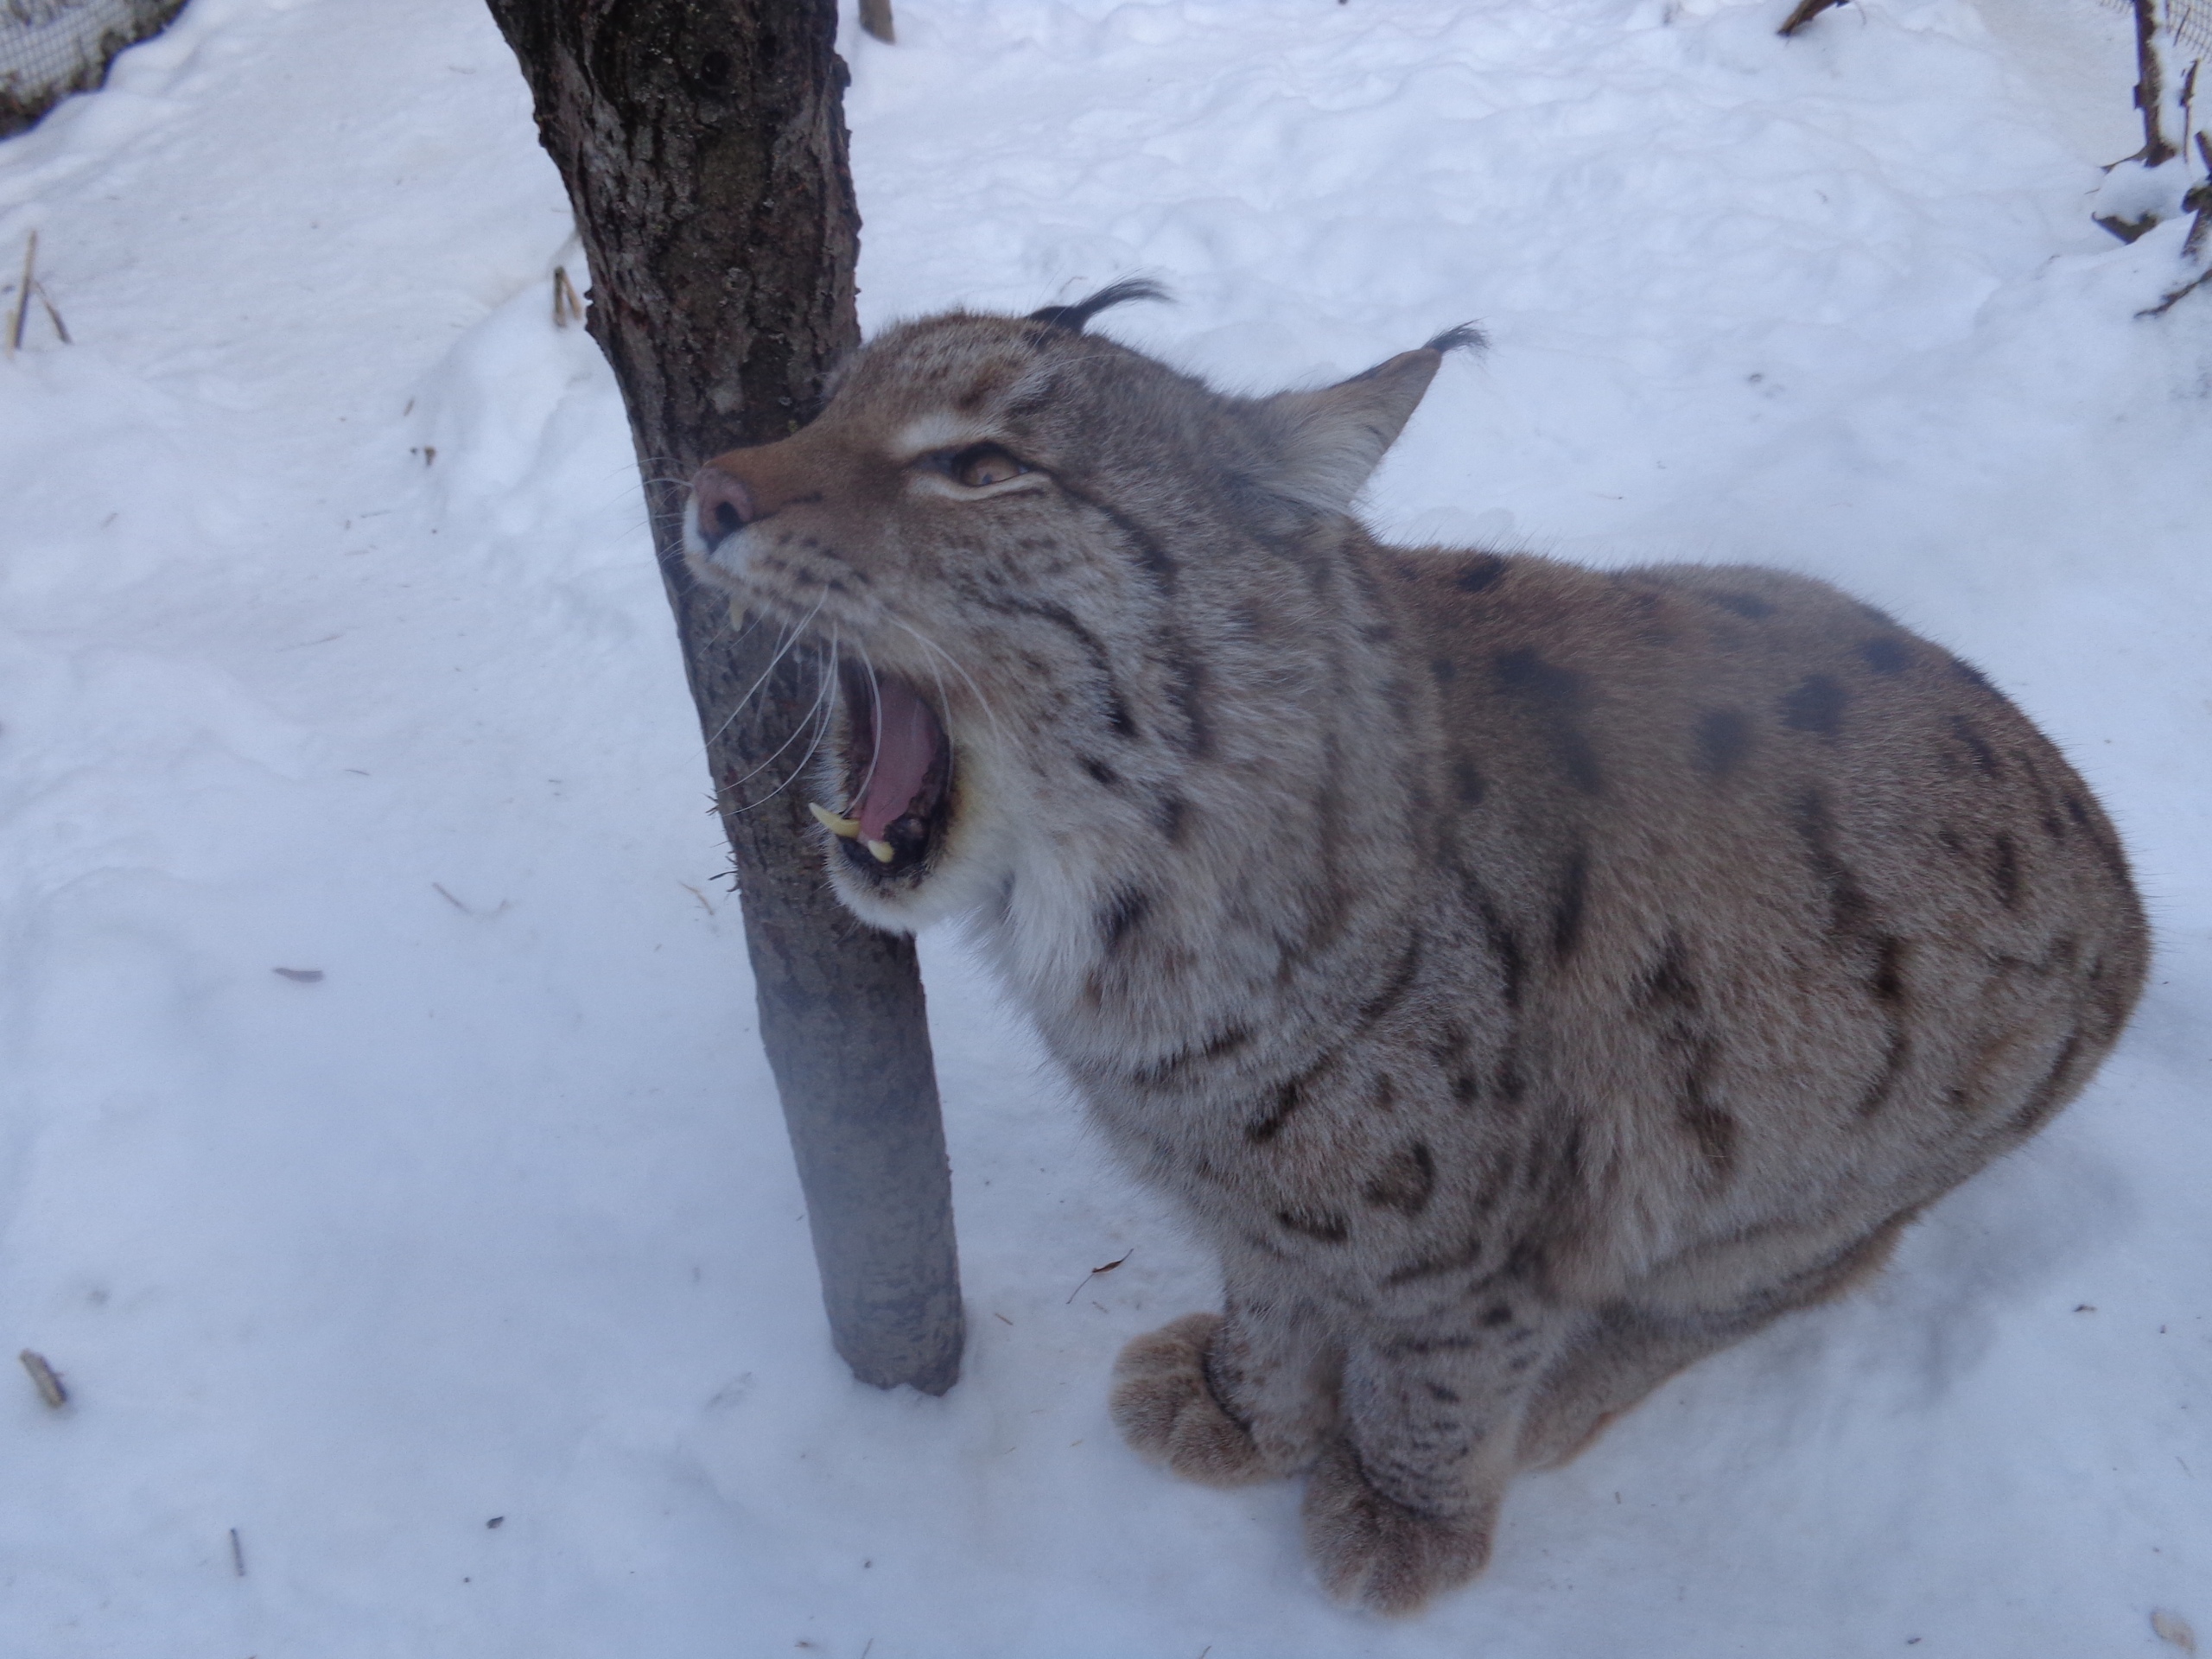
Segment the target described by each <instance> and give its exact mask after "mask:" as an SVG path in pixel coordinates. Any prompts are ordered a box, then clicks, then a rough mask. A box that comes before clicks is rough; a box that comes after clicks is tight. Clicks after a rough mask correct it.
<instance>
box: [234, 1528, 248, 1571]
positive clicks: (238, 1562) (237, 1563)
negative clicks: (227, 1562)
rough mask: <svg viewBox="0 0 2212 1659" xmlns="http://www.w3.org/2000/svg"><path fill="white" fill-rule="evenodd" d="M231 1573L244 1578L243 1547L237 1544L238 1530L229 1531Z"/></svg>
mask: <svg viewBox="0 0 2212 1659" xmlns="http://www.w3.org/2000/svg"><path fill="white" fill-rule="evenodd" d="M231 1571H232V1572H233V1573H237V1574H238V1577H240V1578H244V1577H245V1545H243V1544H241V1543H239V1542H238V1529H237V1528H236V1527H232V1529H231Z"/></svg>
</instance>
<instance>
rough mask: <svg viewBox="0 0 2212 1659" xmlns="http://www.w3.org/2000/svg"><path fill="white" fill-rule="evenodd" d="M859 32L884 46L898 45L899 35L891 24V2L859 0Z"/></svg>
mask: <svg viewBox="0 0 2212 1659" xmlns="http://www.w3.org/2000/svg"><path fill="white" fill-rule="evenodd" d="M861 33H863V34H866V35H873V36H874V38H875V39H877V40H879V41H882V42H883V43H884V44H885V45H886V46H896V45H898V44H899V33H898V31H897V30H896V29H893V27H892V24H891V0H861Z"/></svg>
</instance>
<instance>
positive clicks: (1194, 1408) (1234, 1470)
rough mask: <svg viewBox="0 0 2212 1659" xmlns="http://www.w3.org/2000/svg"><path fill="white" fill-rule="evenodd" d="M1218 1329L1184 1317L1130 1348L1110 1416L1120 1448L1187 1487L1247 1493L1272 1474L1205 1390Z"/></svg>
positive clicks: (1118, 1364) (1212, 1319) (1214, 1320)
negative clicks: (1122, 1444)
mask: <svg viewBox="0 0 2212 1659" xmlns="http://www.w3.org/2000/svg"><path fill="white" fill-rule="evenodd" d="M1220 1329H1221V1316H1220V1315H1219V1314H1218V1313H1186V1314H1185V1315H1184V1316H1183V1317H1182V1318H1181V1319H1178V1320H1176V1321H1175V1322H1174V1323H1173V1325H1163V1326H1161V1327H1160V1329H1159V1330H1157V1331H1154V1332H1152V1333H1151V1334H1150V1335H1148V1336H1142V1337H1139V1338H1136V1339H1135V1341H1133V1342H1131V1343H1130V1344H1128V1347H1126V1348H1124V1349H1122V1357H1120V1358H1119V1359H1117V1360H1116V1361H1115V1362H1114V1391H1113V1394H1112V1395H1111V1396H1110V1397H1109V1401H1108V1404H1107V1410H1108V1412H1109V1414H1110V1415H1111V1416H1112V1417H1113V1419H1114V1427H1116V1428H1118V1429H1120V1430H1121V1431H1122V1439H1123V1440H1127V1441H1128V1443H1129V1444H1130V1445H1131V1446H1134V1447H1135V1448H1136V1450H1137V1451H1138V1452H1140V1453H1141V1455H1143V1456H1145V1457H1147V1458H1149V1459H1152V1460H1153V1461H1154V1462H1155V1463H1164V1464H1166V1465H1167V1466H1168V1467H1169V1468H1170V1469H1172V1470H1173V1471H1175V1472H1176V1473H1177V1474H1179V1475H1180V1476H1182V1477H1183V1478H1185V1480H1195V1481H1198V1482H1200V1483H1202V1484H1205V1485H1208V1486H1243V1485H1249V1484H1251V1483H1252V1482H1254V1481H1259V1480H1267V1479H1270V1478H1273V1476H1274V1471H1273V1470H1272V1469H1270V1468H1268V1465H1267V1463H1266V1461H1265V1460H1264V1459H1262V1457H1261V1456H1260V1452H1259V1449H1258V1448H1257V1447H1256V1446H1254V1445H1253V1444H1252V1436H1251V1435H1250V1433H1248V1432H1247V1431H1246V1429H1245V1428H1244V1426H1243V1424H1241V1423H1239V1422H1237V1421H1236V1419H1234V1418H1232V1417H1231V1416H1230V1414H1228V1413H1227V1412H1226V1411H1224V1410H1223V1409H1222V1406H1221V1402H1220V1401H1218V1400H1217V1399H1216V1398H1214V1393H1213V1389H1212V1388H1211V1386H1210V1385H1209V1384H1208V1383H1207V1382H1206V1350H1207V1348H1208V1346H1209V1345H1210V1344H1211V1343H1212V1341H1213V1339H1214V1334H1215V1332H1218V1331H1219V1330H1220Z"/></svg>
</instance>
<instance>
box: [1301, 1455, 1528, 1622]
mask: <svg viewBox="0 0 2212 1659" xmlns="http://www.w3.org/2000/svg"><path fill="white" fill-rule="evenodd" d="M1305 1507H1306V1552H1307V1554H1311V1555H1312V1556H1313V1563H1314V1565H1315V1566H1316V1567H1318V1568H1319V1570H1320V1573H1321V1582H1322V1583H1323V1584H1324V1585H1325V1586H1327V1588H1328V1592H1329V1593H1330V1594H1331V1595H1332V1596H1334V1597H1335V1598H1336V1599H1338V1601H1343V1602H1350V1603H1352V1604H1355V1605H1359V1606H1363V1607H1367V1608H1370V1609H1372V1610H1373V1611H1376V1612H1378V1613H1393V1614H1403V1613H1412V1612H1418V1611H1420V1610H1421V1607H1422V1605H1424V1604H1426V1603H1427V1600H1428V1599H1429V1598H1430V1597H1431V1596H1433V1595H1436V1594H1438V1593H1440V1592H1443V1591H1446V1590H1451V1589H1454V1588H1456V1587H1457V1586H1460V1585H1463V1584H1465V1583H1466V1581H1467V1580H1470V1579H1471V1578H1473V1577H1474V1576H1475V1574H1476V1573H1479V1572H1481V1571H1482V1570H1483V1564H1484V1562H1485V1561H1487V1560H1489V1559H1490V1539H1491V1527H1492V1524H1493V1523H1494V1522H1495V1520H1496V1517H1497V1505H1496V1504H1495V1503H1491V1504H1489V1505H1487V1506H1484V1507H1481V1508H1478V1509H1477V1510H1474V1511H1472V1512H1471V1513H1470V1514H1467V1515H1464V1516H1440V1515H1427V1514H1424V1513H1422V1512H1421V1510H1411V1509H1408V1508H1407V1507H1406V1506H1405V1505H1404V1504H1402V1503H1398V1502H1396V1501H1395V1499H1392V1498H1389V1497H1384V1496H1383V1494H1382V1493H1380V1492H1378V1491H1376V1490H1375V1488H1374V1487H1373V1486H1371V1485H1370V1484H1368V1479H1367V1477H1366V1475H1365V1474H1364V1473H1363V1472H1362V1471H1361V1470H1360V1466H1359V1461H1358V1459H1357V1458H1355V1457H1354V1456H1353V1455H1352V1452H1351V1447H1350V1446H1346V1445H1344V1443H1343V1442H1342V1441H1338V1443H1337V1444H1335V1445H1333V1446H1331V1447H1330V1448H1329V1449H1328V1450H1327V1451H1326V1452H1324V1453H1323V1454H1322V1457H1321V1461H1320V1462H1319V1464H1317V1465H1314V1469H1313V1475H1312V1477H1311V1478H1309V1479H1308V1481H1307V1483H1306V1506H1305Z"/></svg>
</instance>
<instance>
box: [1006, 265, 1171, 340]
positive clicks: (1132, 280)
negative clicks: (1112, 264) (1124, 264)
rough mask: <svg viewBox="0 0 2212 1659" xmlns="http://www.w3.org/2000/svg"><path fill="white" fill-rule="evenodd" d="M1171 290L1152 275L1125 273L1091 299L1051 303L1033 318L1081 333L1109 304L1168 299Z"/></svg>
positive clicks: (1033, 313) (1031, 319)
mask: <svg viewBox="0 0 2212 1659" xmlns="http://www.w3.org/2000/svg"><path fill="white" fill-rule="evenodd" d="M1170 297H1171V296H1169V294H1168V292H1167V290H1166V289H1164V288H1162V287H1161V286H1160V284H1159V283H1155V282H1154V281H1153V280H1152V278H1151V277H1123V278H1122V280H1121V281H1120V282H1118V283H1107V285H1106V286H1105V287H1103V288H1102V289H1099V290H1098V291H1097V292H1096V294H1093V295H1092V296H1090V298H1089V299H1087V300H1077V302H1075V303H1074V304H1073V305H1048V306H1046V308H1044V309H1043V310H1041V311H1032V312H1031V313H1030V314H1029V321H1032V322H1044V323H1050V324H1051V325H1052V327H1055V328H1065V329H1067V330H1069V331H1070V332H1071V333H1073V334H1081V333H1082V332H1083V326H1084V324H1085V323H1086V322H1089V321H1090V320H1091V319H1092V318H1093V317H1095V316H1096V315H1098V314H1099V313H1100V312H1101V311H1103V310H1104V309H1105V308H1107V307H1108V306H1109V305H1127V304H1128V302H1130V301H1131V300H1165V299H1167V298H1170Z"/></svg>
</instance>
